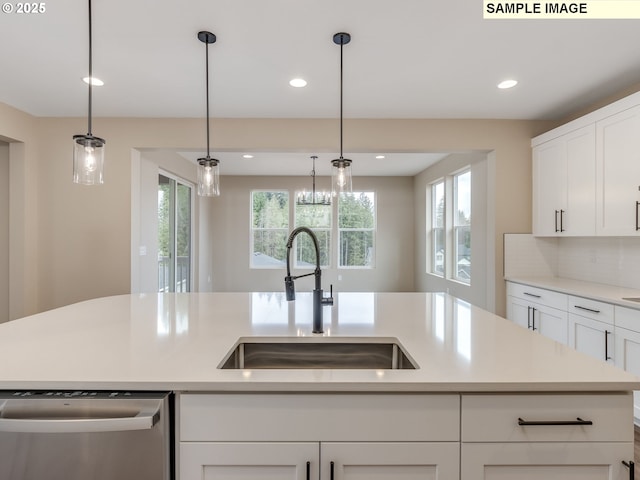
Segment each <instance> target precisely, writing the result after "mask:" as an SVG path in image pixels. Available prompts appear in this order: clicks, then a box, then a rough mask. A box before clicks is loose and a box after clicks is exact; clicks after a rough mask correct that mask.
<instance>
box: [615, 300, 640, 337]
mask: <svg viewBox="0 0 640 480" xmlns="http://www.w3.org/2000/svg"><path fill="white" fill-rule="evenodd" d="M615 319H616V327H620V328H626V329H627V330H631V331H632V332H640V310H635V309H633V308H626V307H618V306H616V308H615Z"/></svg>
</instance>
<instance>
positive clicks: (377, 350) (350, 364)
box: [218, 337, 417, 370]
mask: <svg viewBox="0 0 640 480" xmlns="http://www.w3.org/2000/svg"><path fill="white" fill-rule="evenodd" d="M218 368H221V369H314V368H334V369H375V370H388V369H389V370H390V369H393V370H395V369H405V370H414V369H416V368H417V367H416V365H415V363H414V362H413V361H412V360H411V359H410V358H409V356H408V355H407V354H406V352H405V351H404V349H403V348H402V347H401V346H400V345H399V344H398V343H397V341H394V340H390V339H372V338H363V339H353V338H349V339H335V338H331V339H330V338H322V339H321V340H319V339H314V338H298V337H296V338H287V339H272V338H263V339H253V338H251V339H241V340H240V341H239V342H238V343H237V344H236V346H234V347H233V349H232V350H231V351H230V352H229V353H228V354H227V355H226V356H225V359H224V360H223V361H222V363H221V364H220V366H219V367H218Z"/></svg>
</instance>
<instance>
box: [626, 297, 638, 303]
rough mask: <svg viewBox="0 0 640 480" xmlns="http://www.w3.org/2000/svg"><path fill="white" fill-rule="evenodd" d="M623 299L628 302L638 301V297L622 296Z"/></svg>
mask: <svg viewBox="0 0 640 480" xmlns="http://www.w3.org/2000/svg"><path fill="white" fill-rule="evenodd" d="M622 299H623V300H628V301H629V302H640V297H623V298H622Z"/></svg>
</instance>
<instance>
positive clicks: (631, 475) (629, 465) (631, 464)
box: [622, 460, 636, 480]
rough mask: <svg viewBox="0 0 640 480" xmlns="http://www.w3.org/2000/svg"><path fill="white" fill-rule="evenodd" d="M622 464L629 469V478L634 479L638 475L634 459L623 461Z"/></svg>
mask: <svg viewBox="0 0 640 480" xmlns="http://www.w3.org/2000/svg"><path fill="white" fill-rule="evenodd" d="M622 464H623V465H624V466H625V467H627V468H628V469H629V480H634V479H635V475H636V464H635V463H634V462H633V460H630V461H628V462H625V461H624V460H623V461H622Z"/></svg>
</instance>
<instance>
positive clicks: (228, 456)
mask: <svg viewBox="0 0 640 480" xmlns="http://www.w3.org/2000/svg"><path fill="white" fill-rule="evenodd" d="M238 427H239V428H241V426H240V425H239V426H238ZM319 451H320V444H319V443H315V442H308V443H307V442H304V443H266V442H265V443H261V442H259V443H243V442H237V443H218V442H182V443H181V444H180V457H179V464H180V465H179V470H180V476H179V479H180V480H221V479H230V478H233V480H318V470H319V458H320V457H319ZM307 463H308V467H307ZM307 471H308V472H309V473H308V475H307Z"/></svg>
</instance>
